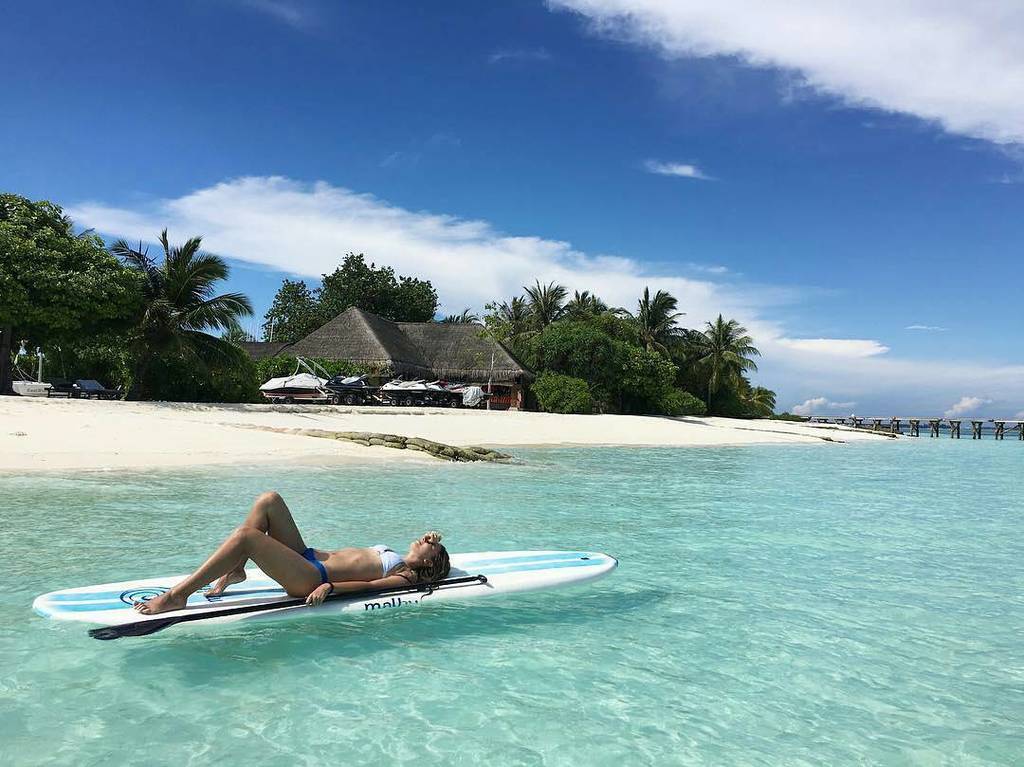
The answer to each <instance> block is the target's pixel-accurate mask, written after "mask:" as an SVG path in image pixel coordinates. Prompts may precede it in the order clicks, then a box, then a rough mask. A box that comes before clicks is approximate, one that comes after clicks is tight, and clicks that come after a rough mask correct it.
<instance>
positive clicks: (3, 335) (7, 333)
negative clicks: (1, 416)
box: [0, 326, 14, 394]
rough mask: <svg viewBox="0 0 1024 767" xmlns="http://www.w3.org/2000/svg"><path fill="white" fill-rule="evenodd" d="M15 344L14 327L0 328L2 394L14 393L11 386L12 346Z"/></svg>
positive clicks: (0, 382)
mask: <svg viewBox="0 0 1024 767" xmlns="http://www.w3.org/2000/svg"><path fill="white" fill-rule="evenodd" d="M13 344H14V328H12V327H10V326H7V327H3V328H0V394H14V389H12V388H11V380H12V378H13V375H12V371H11V347H12V346H13Z"/></svg>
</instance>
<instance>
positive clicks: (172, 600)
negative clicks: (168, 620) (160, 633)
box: [132, 590, 188, 615]
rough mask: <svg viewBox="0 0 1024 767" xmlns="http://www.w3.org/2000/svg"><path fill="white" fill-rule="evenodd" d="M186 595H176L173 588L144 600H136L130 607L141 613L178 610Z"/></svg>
mask: <svg viewBox="0 0 1024 767" xmlns="http://www.w3.org/2000/svg"><path fill="white" fill-rule="evenodd" d="M187 601H188V597H182V596H178V595H177V594H175V593H174V591H173V590H171V591H165V592H164V593H163V594H161V595H160V596H158V597H153V598H152V599H149V600H147V601H145V602H136V603H135V604H134V605H132V607H134V608H135V610H137V611H138V612H140V613H142V614H143V615H156V614H157V613H166V612H170V611H171V610H180V609H182V608H183V607H184V606H185V603H186V602H187Z"/></svg>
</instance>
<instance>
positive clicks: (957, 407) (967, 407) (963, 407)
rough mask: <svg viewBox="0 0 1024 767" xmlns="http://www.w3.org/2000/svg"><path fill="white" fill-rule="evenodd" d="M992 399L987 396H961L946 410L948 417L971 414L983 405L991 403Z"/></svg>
mask: <svg viewBox="0 0 1024 767" xmlns="http://www.w3.org/2000/svg"><path fill="white" fill-rule="evenodd" d="M991 403H992V400H990V399H987V398H985V397H961V398H960V399H959V401H957V402H956V403H955V404H954V405H953V406H952V407H951V408H949V410H947V411H946V414H945V415H946V417H947V418H956V417H957V416H961V415H970V414H972V413H974V411H976V410H977V409H978V408H979V407H981V406H982V405H990V404H991Z"/></svg>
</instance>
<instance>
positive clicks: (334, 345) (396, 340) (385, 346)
mask: <svg viewBox="0 0 1024 767" xmlns="http://www.w3.org/2000/svg"><path fill="white" fill-rule="evenodd" d="M288 354H291V355H294V356H299V357H325V358H327V359H333V360H347V361H349V362H355V363H357V364H360V365H365V366H367V367H369V368H371V369H374V368H376V369H383V368H390V369H391V370H392V371H393V372H394V373H395V374H397V375H404V376H415V377H420V378H427V377H429V376H430V368H429V366H428V365H427V364H426V362H425V361H424V359H423V355H422V354H421V353H420V350H419V349H417V348H416V347H415V346H414V345H413V343H412V342H411V341H410V340H409V339H408V338H407V337H406V336H405V334H404V333H402V331H401V330H400V329H399V327H398V325H396V324H395V323H394V322H391V321H389V320H386V319H384V318H383V317H378V316H377V315H376V314H373V313H371V312H366V311H363V310H362V309H357V308H356V307H354V306H353V307H351V308H349V309H346V310H345V311H343V312H342V313H341V314H339V315H338V316H337V317H335V318H334V319H333V320H331V321H330V322H328V323H327V324H326V325H322V326H321V327H319V328H317V329H316V330H314V331H313V332H312V333H310V334H309V335H308V336H306V337H305V338H303V339H302V340H301V341H297V342H296V343H295V344H293V345H292V346H291V347H290V348H289V349H288Z"/></svg>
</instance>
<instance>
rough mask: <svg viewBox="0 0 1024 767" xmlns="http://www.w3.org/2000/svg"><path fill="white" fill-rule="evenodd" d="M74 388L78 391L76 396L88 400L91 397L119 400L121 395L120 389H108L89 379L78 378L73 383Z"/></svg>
mask: <svg viewBox="0 0 1024 767" xmlns="http://www.w3.org/2000/svg"><path fill="white" fill-rule="evenodd" d="M75 386H76V387H77V389H78V396H79V397H84V398H85V399H90V398H91V397H95V398H96V399H120V398H121V394H122V391H121V390H120V389H108V388H107V387H106V386H104V385H103V384H101V383H100V382H99V381H94V380H93V379H91V378H79V379H78V380H77V381H75Z"/></svg>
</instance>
